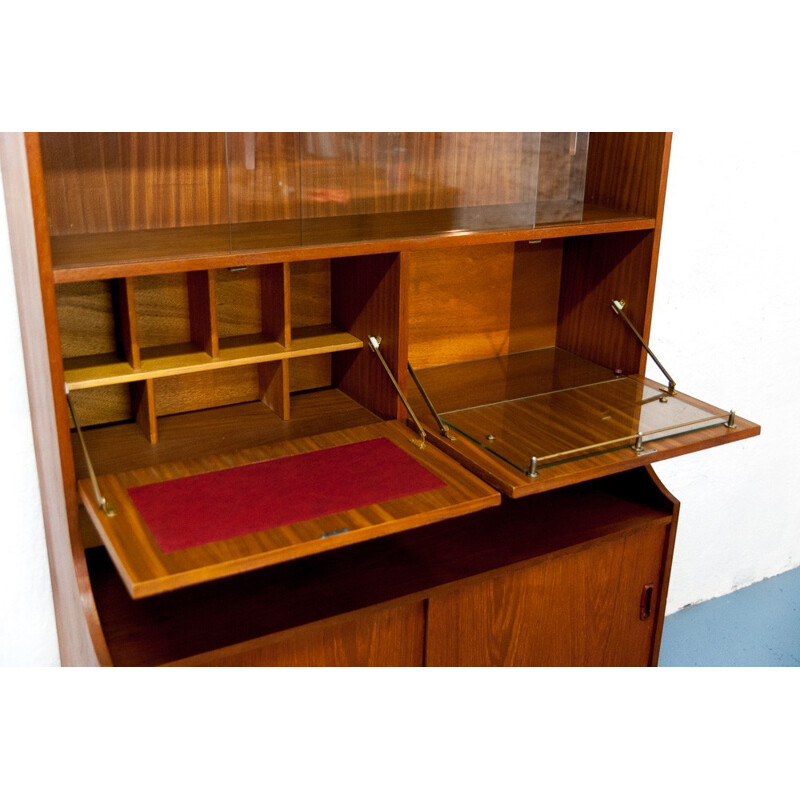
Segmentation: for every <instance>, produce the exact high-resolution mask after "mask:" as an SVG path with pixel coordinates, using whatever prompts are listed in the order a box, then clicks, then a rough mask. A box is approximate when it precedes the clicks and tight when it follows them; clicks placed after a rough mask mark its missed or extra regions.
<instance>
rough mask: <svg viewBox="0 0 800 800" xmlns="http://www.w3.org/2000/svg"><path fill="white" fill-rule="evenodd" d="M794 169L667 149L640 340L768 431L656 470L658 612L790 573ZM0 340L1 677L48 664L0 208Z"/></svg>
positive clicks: (683, 142)
mask: <svg viewBox="0 0 800 800" xmlns="http://www.w3.org/2000/svg"><path fill="white" fill-rule="evenodd" d="M798 161H799V159H798V145H797V141H796V139H792V138H791V137H785V138H784V139H783V140H782V141H775V139H774V138H773V137H769V140H767V139H766V138H765V137H764V136H762V135H760V134H758V135H757V134H756V133H749V134H747V135H746V136H736V135H726V136H718V135H716V133H715V134H714V135H711V134H710V133H708V134H707V133H706V132H700V133H698V132H696V131H694V130H691V129H687V130H682V131H677V132H676V134H675V137H674V140H673V151H672V160H671V165H670V177H669V183H668V189H667V205H666V214H665V219H664V233H663V237H662V244H661V258H660V266H659V278H658V284H657V289H656V303H655V311H654V317H653V319H654V321H653V328H652V332H651V338H650V342H651V345H652V347H653V349H654V351H655V352H656V354H657V355H658V356H659V358H660V359H661V361H662V362H663V363H664V365H665V366H666V367H667V369H668V370H669V371H670V372H671V373H672V375H673V376H674V377H675V379H676V380H677V383H678V388H679V389H680V390H682V391H685V392H687V393H688V394H693V395H695V396H698V397H700V398H702V399H704V400H707V401H709V402H712V403H714V404H716V405H719V406H723V407H725V408H733V409H735V410H736V411H737V412H738V413H739V414H740V415H742V416H744V417H746V418H748V419H752V420H755V421H757V422H759V423H761V424H762V426H763V428H764V433H763V434H762V436H760V437H759V438H757V439H752V440H748V441H746V442H739V443H736V444H732V445H726V446H724V447H720V448H716V449H714V450H711V451H706V452H703V453H696V454H693V455H689V456H684V457H682V458H679V459H675V460H674V461H669V462H666V463H664V464H662V465H659V466H658V467H657V471H658V473H659V475H660V476H661V477H662V479H663V480H664V482H665V483H666V484H667V486H668V487H669V488H670V490H672V491H673V492H674V493H675V494H676V496H677V497H678V498H679V499H680V500H681V503H682V506H681V517H680V525H679V530H678V541H677V546H676V550H675V561H674V564H673V569H672V582H671V587H670V593H669V602H668V606H667V612H668V613H671V612H673V611H675V610H677V609H678V608H681V607H683V606H685V605H687V604H690V603H695V602H698V601H702V600H706V599H709V598H711V597H715V596H719V595H722V594H726V593H728V592H730V591H732V590H734V589H736V588H739V587H741V586H745V585H747V584H750V583H753V582H755V581H758V580H760V579H762V578H765V577H769V576H772V575H775V574H778V573H780V572H783V571H785V570H787V569H790V568H792V567H795V566H798V565H800V536H798V523H797V520H798V519H800V492H798V491H797V489H796V487H797V486H798V484H800V467H798V460H797V459H798V453H799V452H800V425H798V424H797V423H796V422H795V415H794V414H793V413H792V410H793V409H792V408H791V406H793V405H795V403H796V399H797V398H798V397H800V374H799V373H800V370H798V367H797V364H798V351H797V349H796V348H797V342H796V341H794V339H795V338H796V333H797V330H798V322H799V321H800V305H799V304H798V299H799V297H800V292H798V287H800V279H799V278H798V275H800V264H799V263H798V255H797V251H796V249H795V244H794V241H793V236H792V231H793V225H794V220H793V219H790V216H789V214H790V212H793V211H795V210H796V209H793V208H792V205H791V204H792V203H794V202H795V201H794V194H793V193H794V189H795V187H794V186H793V184H792V181H796V180H797V176H798V174H800V172H799V171H798ZM0 342H2V347H0V358H1V359H2V373H0V374H2V375H3V377H4V383H5V386H4V387H3V390H2V392H0V420H2V423H3V427H4V448H3V451H4V452H3V463H4V465H5V474H4V476H3V481H2V484H0V485H2V486H3V489H2V491H3V494H4V496H5V497H4V501H3V508H4V509H5V511H4V514H5V524H4V525H3V534H2V535H3V537H4V539H5V542H4V547H3V558H2V559H0V665H28V664H30V665H51V664H57V663H58V654H57V646H56V639H55V624H54V618H53V611H52V599H51V595H50V585H49V578H48V571H47V563H46V555H45V551H44V538H43V527H42V518H41V510H40V508H39V505H38V501H37V498H38V484H37V479H36V471H35V465H34V458H33V447H32V440H31V433H30V422H29V418H28V408H27V396H26V393H25V381H24V375H23V371H22V355H21V344H20V337H19V331H18V322H17V317H16V304H15V301H14V292H13V285H12V279H11V259H10V254H9V250H8V242H7V228H6V217H5V209H4V206H2V197H1V196H0ZM649 374H650V375H652V377H654V378H658V377H660V374H659V373H658V371H657V370H653V369H652V368H651V369H650V370H649Z"/></svg>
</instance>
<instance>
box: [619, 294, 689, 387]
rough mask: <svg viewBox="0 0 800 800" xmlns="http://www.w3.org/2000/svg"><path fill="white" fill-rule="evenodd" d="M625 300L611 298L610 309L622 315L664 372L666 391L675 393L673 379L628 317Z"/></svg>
mask: <svg viewBox="0 0 800 800" xmlns="http://www.w3.org/2000/svg"><path fill="white" fill-rule="evenodd" d="M624 308H625V301H624V300H612V301H611V310H612V311H613V312H614V313H615V314H616V315H617V316H620V317H622V319H623V320H625V323H626V324H627V326H628V327H629V328H630V329H631V330H632V331H633V334H634V336H635V337H636V338H637V339H638V340H639V341H640V342H641V343H642V347H644V349H645V350H647V352H648V353H649V354H650V358H652V359H653V361H655V363H656V366H657V367H658V368H659V369H660V370H661V371H662V372H663V373H664V377H665V378H666V379H667V380H668V381H669V387H668V388H667V392H668V393H669V394H675V381H674V380H672V377H671V376H670V374H669V373H668V372H667V371H666V369H664V365H663V364H662V363H661V362H660V361H659V360H658V358H657V357H656V354H655V353H654V352H653V351H652V350H651V349H650V347H649V346H648V344H647V342H646V341H645V340H644V339H643V338H642V335H641V334H640V333H639V331H637V330H636V328H635V327H634V326H633V323H632V322H631V321H630V320H629V319H628V317H627V315H626V314H625V311H624V310H623V309H624Z"/></svg>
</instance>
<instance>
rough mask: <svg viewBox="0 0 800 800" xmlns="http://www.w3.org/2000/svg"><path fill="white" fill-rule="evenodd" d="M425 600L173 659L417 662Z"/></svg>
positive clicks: (194, 662) (209, 663) (284, 663)
mask: <svg viewBox="0 0 800 800" xmlns="http://www.w3.org/2000/svg"><path fill="white" fill-rule="evenodd" d="M424 639H425V613H424V603H423V601H417V602H413V603H406V604H404V605H395V606H390V607H381V608H377V609H365V610H364V611H359V612H355V613H353V614H348V615H346V617H343V618H340V619H338V620H332V621H327V622H323V623H316V624H312V625H308V626H304V627H302V628H299V629H295V630H293V631H287V632H285V633H280V634H275V635H273V636H267V637H265V638H264V639H261V640H258V641H256V642H246V643H244V644H242V645H235V646H232V647H229V648H226V649H224V650H217V651H214V652H211V653H205V654H203V655H200V656H196V657H194V658H190V659H186V660H184V661H180V662H176V664H175V665H176V666H203V667H421V666H422V665H423V651H424Z"/></svg>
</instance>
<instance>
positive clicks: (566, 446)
mask: <svg viewBox="0 0 800 800" xmlns="http://www.w3.org/2000/svg"><path fill="white" fill-rule="evenodd" d="M652 236H653V234H652V232H651V231H630V232H622V233H612V234H603V235H591V236H581V237H575V238H569V239H549V240H548V239H545V240H541V241H537V240H533V241H530V242H516V243H509V244H497V245H477V246H466V247H453V248H448V249H442V250H439V251H429V252H425V253H411V254H408V257H407V263H408V269H409V273H410V279H409V280H410V289H409V358H408V362H409V367H410V368H411V370H412V374H413V375H415V376H416V378H417V380H418V382H419V386H421V390H420V389H419V388H418V386H417V383H416V382H414V381H411V382H410V384H409V394H410V399H411V402H412V406H413V408H414V409H415V411H416V413H417V415H418V416H419V418H420V419H421V420H422V421H423V423H424V425H425V427H426V429H427V431H428V432H429V435H430V440H431V441H432V442H434V443H435V444H436V445H437V446H439V447H441V448H442V449H444V450H445V452H447V453H448V454H449V455H451V456H452V457H454V458H455V459H457V460H459V461H460V462H461V463H462V464H464V465H465V466H467V467H468V468H469V469H472V470H474V471H475V473H476V474H478V475H480V476H481V477H482V478H483V479H484V480H486V481H487V482H488V483H490V484H491V485H493V486H495V487H496V488H498V489H499V490H500V491H502V492H504V493H505V494H507V495H509V496H511V497H520V496H523V495H527V494H535V493H539V492H542V491H545V490H547V489H550V488H553V487H556V486H562V485H568V484H570V483H574V482H577V481H583V480H588V479H591V478H594V477H598V476H601V475H604V474H609V473H613V472H617V471H620V470H625V469H631V468H634V467H636V466H640V465H641V464H642V463H649V462H651V461H656V460H660V459H662V458H667V457H671V456H673V455H679V454H681V453H686V452H691V451H692V450H696V449H702V448H703V447H710V446H713V445H715V444H721V443H723V442H726V441H733V440H735V439H738V438H744V437H746V436H750V435H754V434H755V433H757V432H758V426H757V425H753V424H752V423H749V422H747V421H746V420H742V419H737V418H736V417H735V414H733V412H732V411H731V410H730V409H724V408H716V407H713V406H709V405H708V404H706V403H704V402H702V401H699V400H696V399H694V398H691V397H689V396H687V395H684V394H682V393H680V392H675V391H673V387H672V386H671V385H670V386H660V385H659V384H657V383H655V382H653V381H649V380H646V379H645V378H644V368H645V364H646V359H647V357H648V353H647V349H646V348H645V346H644V345H642V343H641V342H640V340H638V339H637V336H636V334H634V333H633V332H632V331H631V330H630V329H629V327H628V325H626V324H625V322H624V321H623V319H621V318H620V314H618V313H615V306H613V305H612V300H613V299H616V298H626V299H627V300H628V302H627V304H626V305H625V318H626V319H628V314H630V315H631V319H630V324H631V325H633V326H634V328H638V329H639V330H644V328H645V326H644V322H645V320H646V319H647V311H646V309H647V307H648V304H649V303H650V302H651V295H650V292H651V290H652V279H651V254H652V248H653V241H652ZM673 369H675V370H676V372H677V374H678V375H679V369H677V368H675V367H673Z"/></svg>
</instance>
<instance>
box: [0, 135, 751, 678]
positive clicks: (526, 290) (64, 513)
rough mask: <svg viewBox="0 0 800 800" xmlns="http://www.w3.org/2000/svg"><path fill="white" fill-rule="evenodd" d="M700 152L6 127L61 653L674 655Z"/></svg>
mask: <svg viewBox="0 0 800 800" xmlns="http://www.w3.org/2000/svg"><path fill="white" fill-rule="evenodd" d="M669 146H670V136H669V135H668V134H659V133H592V134H583V133H578V134H574V133H573V134H550V133H542V134H510V133H504V134H487V133H482V134H442V133H396V134H391V133H381V134H378V133H375V134H367V133H361V134H342V133H339V134H322V133H318V134H301V133H297V134H288V133H272V134H269V133H257V134H249V133H237V134H224V133H195V134H187V133H180V134H168V133H113V134H112V133H106V134H100V133H46V134H44V133H43V134H3V136H2V151H0V153H1V154H2V169H3V178H4V185H5V191H6V198H7V201H6V202H7V207H8V212H9V221H10V230H11V236H12V254H13V258H14V265H15V273H16V279H17V287H18V297H19V307H20V318H21V324H22V333H23V346H24V349H25V354H26V364H27V370H28V377H29V393H30V397H31V406H32V416H33V423H34V432H35V442H36V448H37V459H38V464H39V473H40V483H41V486H42V496H43V504H44V510H45V527H46V532H47V539H48V550H49V557H50V566H51V574H52V578H53V588H54V597H55V604H56V615H57V622H58V633H59V642H60V648H61V654H62V661H63V663H64V664H100V665H133V666H148V665H167V664H180V665H190V664H200V665H275V666H278V665H375V666H378V665H429V666H449V665H652V664H655V663H656V662H657V659H658V647H659V640H660V632H661V624H662V622H663V615H664V603H665V598H666V592H667V587H668V580H669V569H670V563H671V558H672V550H673V545H674V541H675V532H676V523H677V515H678V503H677V501H676V500H675V498H673V497H672V496H671V495H670V494H669V492H668V491H667V490H666V489H665V488H664V487H663V486H662V485H661V483H660V482H659V481H658V479H657V478H656V476H655V474H654V473H653V471H652V469H651V467H650V466H649V465H650V464H651V463H653V462H654V461H658V460H660V459H664V458H669V457H672V456H676V455H681V454H683V453H688V452H692V451H695V450H699V449H703V448H706V447H712V446H715V445H718V444H723V443H726V442H732V441H735V440H738V439H742V438H745V437H749V436H754V435H757V434H758V432H759V428H758V426H757V425H756V424H754V423H751V422H748V421H747V420H744V419H741V418H740V417H737V416H736V415H735V414H734V413H733V412H731V411H730V410H728V409H720V408H715V407H713V406H710V405H708V404H706V403H704V402H702V401H699V400H696V399H693V398H691V397H690V396H688V395H684V394H683V393H682V392H681V391H678V390H677V388H676V386H675V382H674V381H673V380H672V376H671V375H670V373H668V372H666V370H665V369H664V367H663V366H662V365H661V364H660V362H658V361H656V363H657V364H658V366H659V367H660V368H661V370H662V371H663V372H664V377H665V380H664V382H663V383H662V382H656V381H653V380H650V379H646V378H645V377H644V372H645V365H646V362H647V359H648V358H649V357H651V356H652V357H655V354H654V353H653V352H652V350H650V351H649V355H648V347H647V346H646V345H645V344H644V342H646V341H647V338H648V332H649V327H650V316H651V311H652V305H653V295H654V290H655V277H656V265H657V260H658V244H659V238H660V233H661V220H662V214H663V204H664V196H665V189H666V180H667V165H668V160H669ZM653 349H656V350H657V347H653ZM671 368H672V369H673V370H675V372H676V374H677V373H678V372H679V367H678V366H671Z"/></svg>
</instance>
